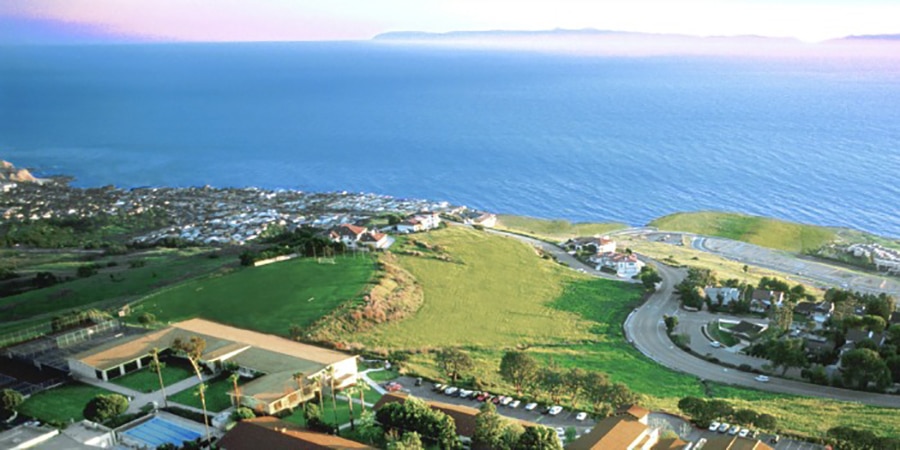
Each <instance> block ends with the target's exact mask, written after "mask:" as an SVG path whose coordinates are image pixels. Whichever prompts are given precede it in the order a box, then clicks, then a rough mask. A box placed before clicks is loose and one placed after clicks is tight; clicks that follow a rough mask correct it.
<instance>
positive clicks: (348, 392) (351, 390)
mask: <svg viewBox="0 0 900 450" xmlns="http://www.w3.org/2000/svg"><path fill="white" fill-rule="evenodd" d="M355 394H356V386H355V385H351V386H347V387H346V388H344V396H345V397H347V411H348V412H349V413H350V430H356V423H355V422H354V421H353V396H354V395H355Z"/></svg>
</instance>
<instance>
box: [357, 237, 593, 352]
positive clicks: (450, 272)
mask: <svg viewBox="0 0 900 450" xmlns="http://www.w3.org/2000/svg"><path fill="white" fill-rule="evenodd" d="M415 239H417V240H418V241H420V242H424V243H426V244H427V245H439V248H440V249H442V250H443V251H444V252H446V253H447V254H449V255H452V261H449V262H448V261H443V260H440V259H438V258H433V257H430V256H428V255H423V256H410V255H400V256H399V261H400V263H401V265H402V266H404V268H406V269H407V270H408V271H409V272H410V273H412V274H413V276H415V277H416V280H418V282H419V283H420V284H421V285H422V286H423V288H424V293H425V302H424V304H423V305H422V307H421V308H420V309H419V311H418V312H417V313H416V314H415V316H413V317H410V318H408V319H406V320H403V321H401V322H397V323H391V324H387V325H385V326H381V327H378V328H376V329H375V330H374V331H373V332H370V333H365V334H362V335H360V336H358V337H356V340H358V341H360V342H363V343H366V344H367V345H368V346H369V347H388V348H403V349H412V348H429V347H441V346H447V345H470V346H479V345H490V346H509V345H516V344H524V343H528V344H533V343H539V342H540V343H543V342H558V341H564V340H576V339H586V338H589V337H590V334H589V332H588V325H587V324H585V323H583V322H581V321H579V320H578V318H577V316H575V315H574V314H570V313H565V312H562V311H558V310H556V309H554V308H552V307H551V305H550V304H551V302H552V301H553V300H554V299H556V298H558V297H559V296H560V294H561V293H562V291H563V285H564V282H565V281H568V280H571V279H573V277H574V276H575V275H574V274H571V273H569V272H568V271H566V270H565V269H563V268H562V267H560V266H558V265H556V264H553V263H550V262H548V261H543V260H540V259H538V258H537V256H536V255H535V252H534V250H533V249H531V248H530V247H529V246H528V245H526V244H523V243H521V242H519V241H515V240H513V239H504V238H500V237H496V236H494V235H491V234H489V233H486V232H483V231H477V230H473V229H469V228H465V227H456V226H452V227H448V228H446V229H443V230H438V231H434V232H431V233H428V234H420V235H416V236H415ZM393 250H394V251H395V252H397V253H401V252H403V250H402V249H401V248H396V249H393Z"/></svg>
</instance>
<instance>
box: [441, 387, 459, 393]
mask: <svg viewBox="0 0 900 450" xmlns="http://www.w3.org/2000/svg"><path fill="white" fill-rule="evenodd" d="M457 391H459V388H458V387H455V386H450V387H448V388H447V389H444V395H454V394H456V393H457Z"/></svg>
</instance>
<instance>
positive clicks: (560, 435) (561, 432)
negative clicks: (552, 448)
mask: <svg viewBox="0 0 900 450" xmlns="http://www.w3.org/2000/svg"><path fill="white" fill-rule="evenodd" d="M556 437H558V438H559V440H560V441H562V440H565V439H566V429H565V428H563V427H556Z"/></svg>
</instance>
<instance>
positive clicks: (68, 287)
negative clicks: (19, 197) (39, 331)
mask: <svg viewBox="0 0 900 450" xmlns="http://www.w3.org/2000/svg"><path fill="white" fill-rule="evenodd" d="M206 252H208V250H179V251H174V250H167V251H160V252H154V253H152V254H150V256H148V257H147V258H146V259H145V261H146V265H145V266H144V267H136V268H133V269H132V268H129V267H128V266H124V267H117V268H116V269H117V270H116V272H115V273H112V274H109V273H102V272H101V273H100V274H97V275H94V276H92V277H89V278H78V279H75V280H72V281H69V282H65V283H61V284H58V285H56V286H52V287H49V288H44V289H38V290H34V291H29V292H25V293H23V294H19V295H14V296H11V297H6V298H3V299H0V321H3V322H6V321H14V320H21V319H27V318H30V317H33V316H36V315H40V314H43V315H46V314H51V313H54V312H62V311H66V310H70V309H75V308H85V307H89V306H90V307H97V306H102V307H106V306H111V305H119V304H124V303H126V302H128V301H130V300H135V299H137V298H139V297H141V296H143V295H146V294H147V293H149V292H152V291H153V290H155V289H159V288H161V287H163V286H166V285H169V284H172V283H177V282H179V281H181V280H185V279H188V278H190V277H194V276H199V275H203V274H207V273H210V272H213V271H216V270H217V269H220V268H221V267H222V266H223V265H225V264H234V263H236V259H232V258H209V257H208V256H206V255H205V254H204V253H206Z"/></svg>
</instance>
